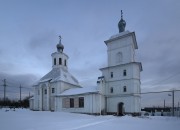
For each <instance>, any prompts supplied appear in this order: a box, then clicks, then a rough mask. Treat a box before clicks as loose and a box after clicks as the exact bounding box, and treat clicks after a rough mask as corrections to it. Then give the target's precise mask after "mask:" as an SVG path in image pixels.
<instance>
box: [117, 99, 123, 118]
mask: <svg viewBox="0 0 180 130" xmlns="http://www.w3.org/2000/svg"><path fill="white" fill-rule="evenodd" d="M123 106H124V103H123V102H120V103H118V110H117V115H118V116H123V115H124V107H123Z"/></svg>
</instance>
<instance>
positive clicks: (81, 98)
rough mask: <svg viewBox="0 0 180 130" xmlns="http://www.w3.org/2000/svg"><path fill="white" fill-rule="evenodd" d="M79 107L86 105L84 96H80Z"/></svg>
mask: <svg viewBox="0 0 180 130" xmlns="http://www.w3.org/2000/svg"><path fill="white" fill-rule="evenodd" d="M79 107H80V108H83V107H84V97H79Z"/></svg>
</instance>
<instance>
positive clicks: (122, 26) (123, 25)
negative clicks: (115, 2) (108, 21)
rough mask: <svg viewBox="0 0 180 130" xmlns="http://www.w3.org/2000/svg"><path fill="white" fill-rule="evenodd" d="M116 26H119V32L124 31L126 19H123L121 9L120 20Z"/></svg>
mask: <svg viewBox="0 0 180 130" xmlns="http://www.w3.org/2000/svg"><path fill="white" fill-rule="evenodd" d="M118 27H119V33H121V32H124V31H125V27H126V21H125V20H124V19H123V12H122V10H121V20H120V21H119V23H118Z"/></svg>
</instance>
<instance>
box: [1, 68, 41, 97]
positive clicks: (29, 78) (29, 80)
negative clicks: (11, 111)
mask: <svg viewBox="0 0 180 130" xmlns="http://www.w3.org/2000/svg"><path fill="white" fill-rule="evenodd" d="M4 79H6V84H7V87H6V93H7V94H6V95H7V97H8V98H13V99H14V98H18V97H19V91H20V90H19V87H20V85H21V86H22V98H24V96H28V94H29V92H31V94H32V92H33V88H32V84H33V83H34V82H36V81H37V80H38V79H39V77H37V76H35V75H33V74H23V75H16V74H14V75H12V74H8V73H2V72H1V73H0V80H1V82H0V85H3V84H4V83H3V80H4ZM3 90H4V89H3V86H1V87H0V95H1V97H2V96H3Z"/></svg>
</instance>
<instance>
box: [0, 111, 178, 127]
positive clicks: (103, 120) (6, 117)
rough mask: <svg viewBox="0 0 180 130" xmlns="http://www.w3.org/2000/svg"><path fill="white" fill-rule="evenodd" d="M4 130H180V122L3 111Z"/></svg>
mask: <svg viewBox="0 0 180 130" xmlns="http://www.w3.org/2000/svg"><path fill="white" fill-rule="evenodd" d="M0 130H180V118H177V117H160V116H159V117H158V116H156V117H131V116H124V117H116V116H92V115H85V114H75V113H64V112H45V111H30V110H28V109H26V110H25V109H23V110H22V109H17V110H16V111H13V110H9V111H7V112H5V109H0Z"/></svg>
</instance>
